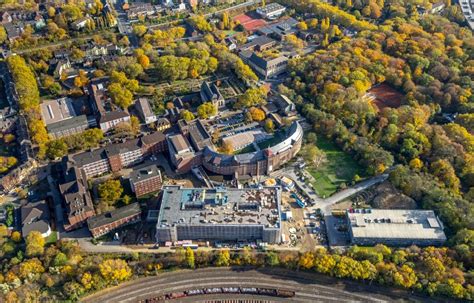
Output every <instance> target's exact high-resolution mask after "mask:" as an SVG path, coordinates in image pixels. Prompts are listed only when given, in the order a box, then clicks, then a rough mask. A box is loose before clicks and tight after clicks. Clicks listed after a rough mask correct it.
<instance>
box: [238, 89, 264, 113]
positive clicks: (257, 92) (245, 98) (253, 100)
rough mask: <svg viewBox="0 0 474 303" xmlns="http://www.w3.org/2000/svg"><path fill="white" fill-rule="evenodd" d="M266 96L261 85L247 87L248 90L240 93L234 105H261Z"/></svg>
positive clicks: (239, 106)
mask: <svg viewBox="0 0 474 303" xmlns="http://www.w3.org/2000/svg"><path fill="white" fill-rule="evenodd" d="M266 96H267V93H266V91H265V89H264V88H263V87H260V88H249V89H248V90H246V91H245V93H244V94H243V95H241V96H240V97H239V98H238V100H237V102H236V104H235V106H236V107H237V108H243V107H247V108H248V107H252V106H258V105H263V104H265V103H266V99H265V97H266Z"/></svg>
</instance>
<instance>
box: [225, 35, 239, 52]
mask: <svg viewBox="0 0 474 303" xmlns="http://www.w3.org/2000/svg"><path fill="white" fill-rule="evenodd" d="M224 43H225V45H226V46H227V48H228V49H229V50H230V51H233V50H234V49H237V42H236V41H235V40H234V39H233V38H232V37H227V38H225V39H224Z"/></svg>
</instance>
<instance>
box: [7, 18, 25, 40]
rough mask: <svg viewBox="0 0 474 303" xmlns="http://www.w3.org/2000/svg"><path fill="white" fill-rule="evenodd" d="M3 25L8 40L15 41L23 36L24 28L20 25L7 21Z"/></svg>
mask: <svg viewBox="0 0 474 303" xmlns="http://www.w3.org/2000/svg"><path fill="white" fill-rule="evenodd" d="M3 27H4V28H5V31H6V33H7V37H8V40H9V41H10V42H13V41H15V40H16V39H18V38H20V37H21V33H22V31H23V29H22V28H21V27H20V26H18V25H15V24H13V23H6V24H4V25H3Z"/></svg>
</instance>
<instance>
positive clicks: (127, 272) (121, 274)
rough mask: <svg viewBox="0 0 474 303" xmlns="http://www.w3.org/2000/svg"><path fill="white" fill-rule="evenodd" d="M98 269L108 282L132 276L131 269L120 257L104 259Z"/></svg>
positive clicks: (115, 281) (123, 279)
mask: <svg viewBox="0 0 474 303" xmlns="http://www.w3.org/2000/svg"><path fill="white" fill-rule="evenodd" d="M99 270H100V274H101V275H102V277H104V279H105V280H106V281H108V282H109V283H110V282H112V283H118V282H120V281H125V280H128V279H129V278H130V277H131V276H132V269H131V268H130V267H129V266H128V264H127V262H125V261H124V260H121V259H109V260H105V261H104V262H102V263H101V264H99Z"/></svg>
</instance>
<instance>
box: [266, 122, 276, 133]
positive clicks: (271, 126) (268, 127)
mask: <svg viewBox="0 0 474 303" xmlns="http://www.w3.org/2000/svg"><path fill="white" fill-rule="evenodd" d="M264 127H265V130H266V131H267V132H268V133H273V132H274V131H275V125H274V123H273V120H272V119H270V118H268V119H266V120H265V124H264Z"/></svg>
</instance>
